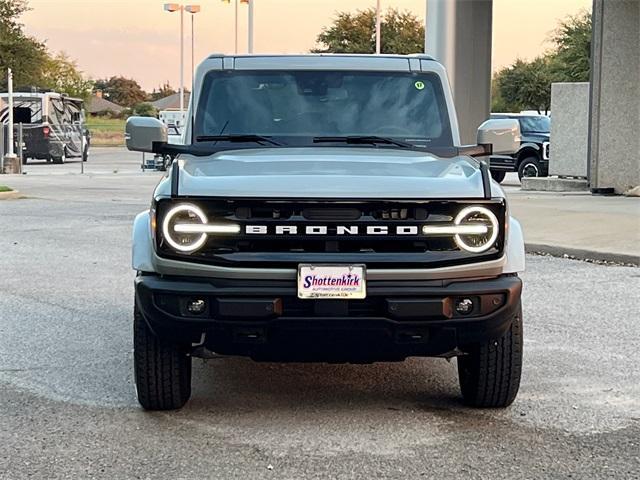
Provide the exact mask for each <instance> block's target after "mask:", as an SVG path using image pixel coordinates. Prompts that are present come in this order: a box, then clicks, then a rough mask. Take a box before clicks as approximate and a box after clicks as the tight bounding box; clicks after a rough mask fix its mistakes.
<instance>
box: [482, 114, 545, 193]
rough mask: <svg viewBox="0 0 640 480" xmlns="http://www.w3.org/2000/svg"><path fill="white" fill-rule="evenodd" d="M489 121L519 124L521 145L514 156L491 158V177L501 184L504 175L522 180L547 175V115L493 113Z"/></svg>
mask: <svg viewBox="0 0 640 480" xmlns="http://www.w3.org/2000/svg"><path fill="white" fill-rule="evenodd" d="M491 118H492V119H513V120H518V123H520V133H521V135H522V143H521V144H520V150H518V151H517V152H516V153H514V154H513V155H494V156H492V157H491V176H492V177H493V179H494V180H495V181H496V182H502V180H504V177H505V175H506V174H507V172H518V178H520V179H521V180H522V177H546V176H547V175H549V137H550V134H551V119H550V118H549V117H547V116H546V115H525V114H517V113H493V114H491Z"/></svg>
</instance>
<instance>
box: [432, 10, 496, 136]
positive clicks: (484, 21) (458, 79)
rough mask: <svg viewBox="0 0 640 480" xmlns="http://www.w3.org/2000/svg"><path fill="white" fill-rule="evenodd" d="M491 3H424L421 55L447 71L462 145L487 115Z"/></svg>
mask: <svg viewBox="0 0 640 480" xmlns="http://www.w3.org/2000/svg"><path fill="white" fill-rule="evenodd" d="M492 21H493V0H427V26H426V38H425V52H426V53H427V54H429V55H431V56H433V57H434V58H435V59H436V60H438V61H439V62H441V63H442V64H443V65H444V67H445V68H446V69H447V73H448V75H449V82H450V83H451V89H452V91H453V99H454V102H455V104H456V111H457V113H458V123H459V126H460V140H461V142H462V144H463V145H465V144H466V145H471V144H475V143H476V137H477V129H478V127H479V126H480V124H481V123H482V122H484V121H485V120H486V119H487V118H489V113H490V111H491V32H492Z"/></svg>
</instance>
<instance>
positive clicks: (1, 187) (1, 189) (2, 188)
mask: <svg viewBox="0 0 640 480" xmlns="http://www.w3.org/2000/svg"><path fill="white" fill-rule="evenodd" d="M3 192H13V188H9V187H7V186H6V185H0V193H3Z"/></svg>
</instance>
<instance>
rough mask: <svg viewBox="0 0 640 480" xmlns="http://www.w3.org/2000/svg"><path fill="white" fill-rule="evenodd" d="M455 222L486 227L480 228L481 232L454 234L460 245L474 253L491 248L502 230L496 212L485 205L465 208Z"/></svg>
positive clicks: (462, 224) (461, 224)
mask: <svg viewBox="0 0 640 480" xmlns="http://www.w3.org/2000/svg"><path fill="white" fill-rule="evenodd" d="M454 223H455V224H456V225H460V226H469V227H472V226H484V227H485V228H482V229H479V233H468V234H467V233H458V234H456V235H455V236H454V238H455V240H456V244H457V245H458V247H460V248H461V249H462V250H466V251H467V252H472V253H482V252H485V251H487V250H489V249H490V248H491V247H492V246H493V244H494V243H496V240H497V238H498V232H499V230H500V225H499V223H498V219H497V218H496V216H495V214H494V213H493V212H492V211H491V210H489V209H488V208H485V207H467V208H463V209H462V210H461V211H460V213H458V216H457V217H456V218H455V220H454ZM480 232H482V233H480Z"/></svg>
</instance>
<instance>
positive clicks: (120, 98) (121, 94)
mask: <svg viewBox="0 0 640 480" xmlns="http://www.w3.org/2000/svg"><path fill="white" fill-rule="evenodd" d="M94 88H95V89H96V90H102V93H103V95H104V97H105V98H107V99H109V100H110V101H112V102H114V103H117V104H118V105H122V106H123V107H133V106H134V105H137V104H138V103H142V102H145V101H146V100H147V94H146V93H145V92H144V90H142V88H141V87H140V85H139V84H138V82H136V81H135V80H133V79H130V78H125V77H111V78H109V79H104V80H96V81H95V82H94Z"/></svg>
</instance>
